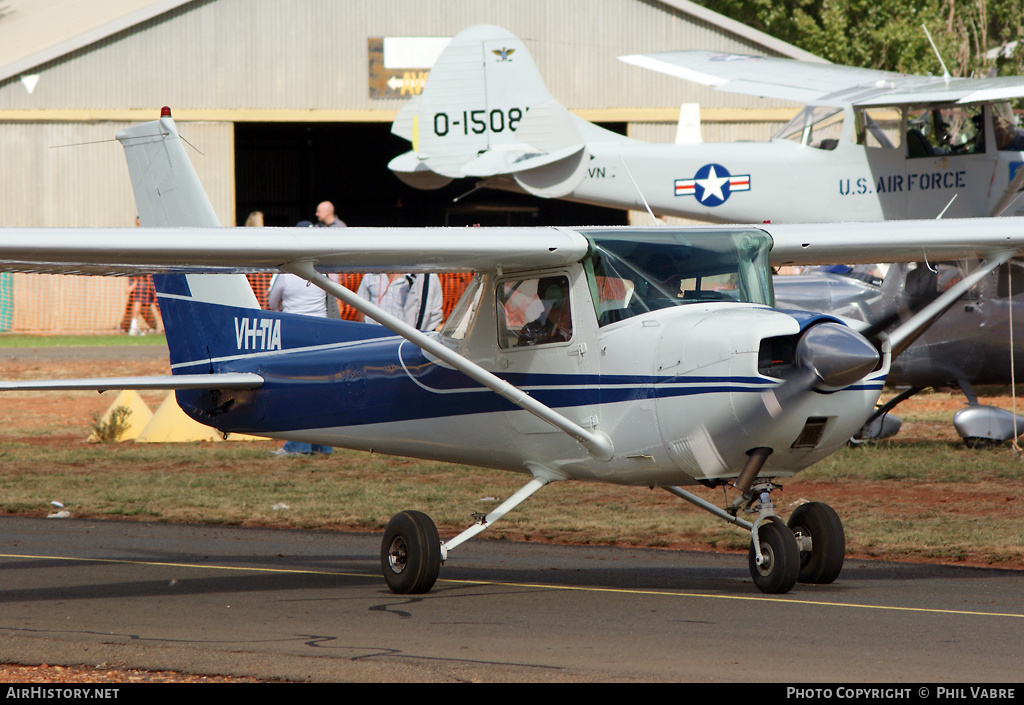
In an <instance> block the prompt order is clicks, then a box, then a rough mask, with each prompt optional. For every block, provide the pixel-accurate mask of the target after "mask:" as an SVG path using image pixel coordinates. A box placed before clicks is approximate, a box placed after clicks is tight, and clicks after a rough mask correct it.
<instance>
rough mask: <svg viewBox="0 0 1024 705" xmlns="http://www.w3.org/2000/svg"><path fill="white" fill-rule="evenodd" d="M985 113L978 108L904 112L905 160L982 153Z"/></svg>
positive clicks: (976, 106) (929, 109) (974, 106)
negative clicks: (907, 158) (905, 124)
mask: <svg viewBox="0 0 1024 705" xmlns="http://www.w3.org/2000/svg"><path fill="white" fill-rule="evenodd" d="M983 119H984V113H983V112H982V108H981V106H980V105H963V106H959V105H958V106H951V107H948V108H928V109H912V110H909V111H908V112H907V157H909V158H911V159H914V158H917V157H941V156H952V155H960V154H982V153H984V151H985V130H984V122H983Z"/></svg>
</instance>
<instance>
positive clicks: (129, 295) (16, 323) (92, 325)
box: [0, 273, 472, 335]
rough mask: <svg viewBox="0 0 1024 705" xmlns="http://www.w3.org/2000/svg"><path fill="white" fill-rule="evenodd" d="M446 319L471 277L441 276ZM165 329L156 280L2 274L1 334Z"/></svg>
mask: <svg viewBox="0 0 1024 705" xmlns="http://www.w3.org/2000/svg"><path fill="white" fill-rule="evenodd" d="M439 276H440V279H441V286H442V290H443V293H444V316H445V318H447V317H448V314H450V313H451V310H452V308H454V307H455V304H456V302H457V301H458V300H459V297H461V296H462V292H463V291H465V289H466V285H467V284H468V283H469V280H470V278H471V276H472V275H471V274H441V275H439ZM248 277H249V282H250V283H251V284H252V288H253V293H255V294H256V298H257V300H258V301H259V302H260V306H262V307H263V308H266V307H267V289H268V287H269V284H270V278H271V274H269V273H267V274H250V275H248ZM361 279H362V274H343V275H341V283H342V285H344V286H346V287H348V288H349V289H351V290H352V291H355V290H357V289H358V288H359V282H360V280H361ZM340 310H341V316H342V318H344V319H346V320H355V310H353V309H351V308H350V307H348V306H345V305H341V306H340ZM133 318H134V319H135V322H136V325H137V327H138V331H139V332H140V333H147V332H150V331H154V332H155V331H162V330H163V325H162V323H161V321H160V312H159V308H158V306H157V303H156V295H155V292H154V291H153V283H152V279H151V278H150V277H148V276H145V277H87V276H73V275H57V274H9V273H0V332H5V333H27V334H36V335H69V334H103V333H109V334H125V333H129V332H130V331H132V319H133Z"/></svg>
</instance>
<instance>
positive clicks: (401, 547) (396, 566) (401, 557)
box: [388, 536, 409, 573]
mask: <svg viewBox="0 0 1024 705" xmlns="http://www.w3.org/2000/svg"><path fill="white" fill-rule="evenodd" d="M408 560H409V547H408V546H407V545H406V543H405V539H404V538H402V537H401V536H396V537H395V538H394V540H393V541H392V542H391V547H390V548H388V565H389V566H391V570H392V571H394V572H395V573H401V572H402V571H403V570H405V566H406V564H407V563H408Z"/></svg>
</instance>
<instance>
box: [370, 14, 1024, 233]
mask: <svg viewBox="0 0 1024 705" xmlns="http://www.w3.org/2000/svg"><path fill="white" fill-rule="evenodd" d="M620 58H621V59H622V60H623V61H626V62H627V63H630V64H632V65H636V66H640V67H643V68H646V69H651V70H655V71H659V72H662V73H666V74H669V75H672V76H676V77H679V78H683V79H685V80H688V81H691V82H695V83H699V84H701V85H706V86H711V87H713V88H714V89H716V90H720V91H727V92H733V93H741V94H746V95H755V96H763V97H768V98H776V99H781V100H788V101H794V102H797V103H804V104H806V107H805V108H804V109H803V110H801V111H799V113H798V114H797V115H796V116H795V117H794V118H793V120H792V121H790V122H789V123H788V124H787V125H786V126H785V127H783V129H781V130H780V131H779V132H778V134H776V135H775V137H774V138H773V139H771V140H770V141H767V142H724V143H705V142H702V141H699V139H697V141H694V142H692V143H678V144H654V143H647V142H641V141H639V140H635V139H630V138H627V137H624V136H622V135H619V134H617V133H614V132H611V131H609V130H606V129H604V128H601V127H599V126H597V125H594V124H592V123H589V122H587V121H586V120H583V119H581V118H579V117H577V116H576V115H573V114H572V113H571V112H569V111H568V110H567V109H566V108H565V107H563V106H562V105H561V104H559V103H558V101H557V100H556V99H555V98H554V97H553V96H552V95H551V94H550V93H549V92H548V90H547V87H546V86H545V84H544V80H543V78H542V77H541V74H540V72H539V71H538V69H537V66H536V65H535V64H534V61H533V58H532V57H531V56H530V52H529V51H528V50H527V48H526V45H525V43H524V42H523V41H522V40H520V39H519V38H518V37H516V36H515V35H513V34H512V33H511V32H508V31H507V30H505V29H502V28H500V27H494V26H490V25H478V26H475V27H470V28H468V29H465V30H463V31H462V32H460V33H459V34H458V35H456V36H455V38H453V39H452V41H451V42H450V43H449V44H448V46H447V48H446V49H445V50H444V52H443V53H442V54H441V56H440V57H439V58H438V60H437V62H436V63H435V65H434V67H433V69H431V71H430V75H429V76H428V78H427V81H426V83H425V85H424V87H423V92H422V93H421V94H420V95H419V96H416V97H415V98H413V99H411V100H410V101H408V102H407V103H406V105H405V106H404V107H403V108H402V110H401V111H400V112H399V114H398V116H397V118H396V119H395V122H394V124H393V126H392V132H393V133H394V134H396V135H398V136H400V137H402V138H404V139H406V140H408V141H409V142H410V143H411V149H410V151H408V152H405V153H404V154H401V155H399V156H398V157H395V158H394V159H393V160H392V161H391V162H390V164H389V168H390V169H391V170H392V171H393V172H394V173H395V175H396V176H397V177H398V178H399V179H401V180H402V181H403V182H405V183H407V184H409V185H411V186H413V187H416V188H423V189H434V188H440V187H443V186H445V185H446V184H448V183H450V182H451V181H452V180H454V179H474V180H476V184H477V186H478V187H490V188H497V189H504V190H512V191H517V192H525V193H530V194H533V195H535V196H539V197H543V198H561V199H566V200H570V201H578V202H581V203H590V204H596V205H602V206H609V207H613V208H627V209H635V210H640V211H643V210H644V209H645V208H649V209H650V210H651V211H652V212H653V213H655V214H657V215H671V216H681V217H685V218H692V219H695V220H700V221H706V222H714V223H762V222H768V221H770V222H772V223H787V222H788V223H795V222H801V223H807V222H814V223H820V222H829V221H876V220H899V219H910V218H935V217H936V216H938V215H939V214H944V217H946V218H957V217H982V216H989V215H1000V214H1009V212H1013V211H1008V209H1010V208H1011V206H1012V205H1013V203H1014V201H1015V199H1016V198H1017V197H1018V196H1019V195H1020V192H1021V187H1022V186H1024V169H1021V168H1020V167H1021V165H1022V164H1024V132H1022V131H1020V130H1018V129H1017V125H1016V118H1015V116H1014V113H1013V111H1012V109H1011V107H1010V103H1009V101H1011V100H1014V99H1018V98H1022V97H1024V77H1021V76H1014V77H1001V78H951V77H949V76H944V77H932V76H912V75H906V74H899V73H895V72H890V71H878V70H873V69H861V68H854V67H850V66H838V65H834V64H826V63H811V62H806V61H797V60H794V59H780V58H772V57H764V56H747V55H740V54H729V53H722V52H713V51H675V52H661V53H655V54H643V55H632V56H625V57H620ZM694 138H699V135H695V136H694ZM1017 207H1019V206H1017Z"/></svg>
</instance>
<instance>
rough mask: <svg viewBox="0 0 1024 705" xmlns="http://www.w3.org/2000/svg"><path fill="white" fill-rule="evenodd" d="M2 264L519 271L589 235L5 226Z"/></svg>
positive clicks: (582, 249) (565, 255)
mask: <svg viewBox="0 0 1024 705" xmlns="http://www.w3.org/2000/svg"><path fill="white" fill-rule="evenodd" d="M2 233H3V236H2V242H0V269H2V270H4V271H14V272H44V273H62V274H147V273H151V274H156V273H169V272H181V273H184V272H187V273H229V272H230V273H235V272H256V271H278V269H279V268H280V267H281V265H283V264H286V263H289V262H295V261H301V260H309V261H312V262H314V263H315V264H317V265H318V267H319V268H320V269H321V270H323V271H330V272H340V271H351V272H388V271H391V272H467V271H481V270H485V271H493V270H496V269H503V270H507V271H515V270H521V269H536V268H542V267H555V266H560V265H565V264H568V263H570V262H577V261H579V260H580V259H581V258H582V257H583V255H584V254H586V251H587V242H586V239H585V238H584V237H582V236H581V235H579V234H578V233H576V232H573V231H571V230H561V229H558V228H347V229H346V230H345V232H344V234H343V235H342V236H339V235H337V234H336V233H329V232H326V231H325V230H321V229H318V228H260V229H258V231H257V230H256V229H255V228H144V229H142V230H136V229H132V228H5V229H3V231H2Z"/></svg>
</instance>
